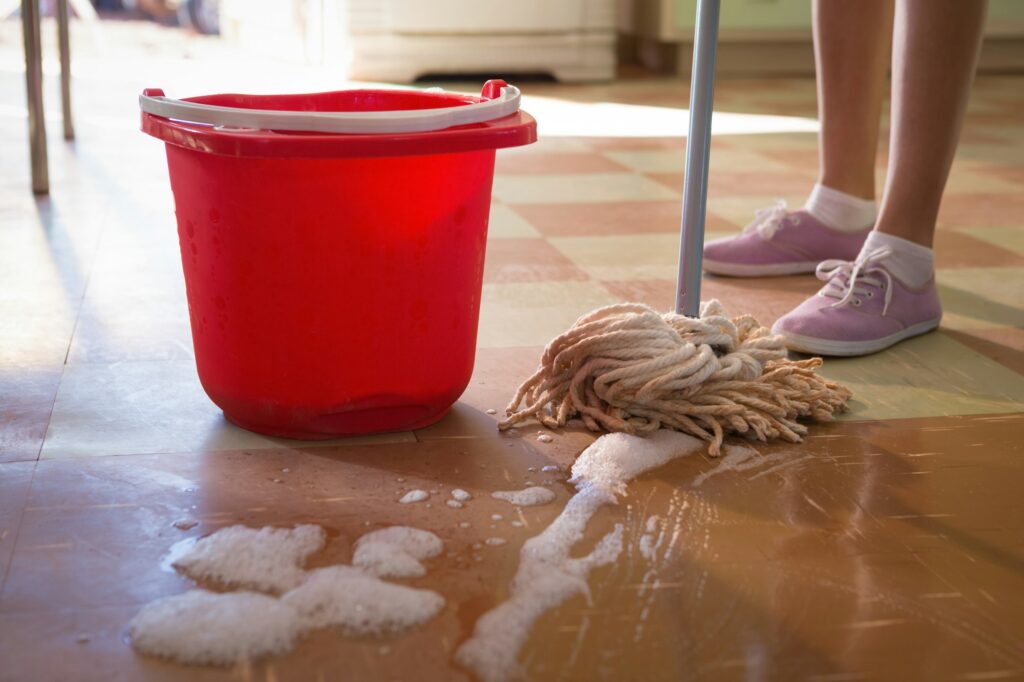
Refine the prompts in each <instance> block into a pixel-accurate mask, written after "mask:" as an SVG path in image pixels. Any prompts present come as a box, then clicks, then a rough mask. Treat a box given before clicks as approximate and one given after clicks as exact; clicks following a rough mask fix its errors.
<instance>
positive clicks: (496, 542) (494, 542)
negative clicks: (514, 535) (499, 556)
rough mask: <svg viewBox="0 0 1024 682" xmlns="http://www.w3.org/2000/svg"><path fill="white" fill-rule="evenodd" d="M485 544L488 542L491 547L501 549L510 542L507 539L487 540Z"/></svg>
mask: <svg viewBox="0 0 1024 682" xmlns="http://www.w3.org/2000/svg"><path fill="white" fill-rule="evenodd" d="M484 542H486V543H487V544H488V545H490V546H491V547H500V546H501V545H504V544H505V543H506V542H508V540H506V539H505V538H487V539H486V540H484Z"/></svg>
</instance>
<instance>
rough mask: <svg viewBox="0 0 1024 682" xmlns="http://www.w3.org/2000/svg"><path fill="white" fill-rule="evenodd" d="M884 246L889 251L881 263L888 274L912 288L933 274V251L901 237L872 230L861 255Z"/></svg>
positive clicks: (917, 287)
mask: <svg viewBox="0 0 1024 682" xmlns="http://www.w3.org/2000/svg"><path fill="white" fill-rule="evenodd" d="M883 246H886V247H888V248H889V251H890V252H891V253H890V254H889V255H888V256H886V257H885V260H883V261H882V263H884V264H885V269H886V270H888V271H889V274H890V275H892V276H893V277H895V278H896V279H898V280H899V281H901V282H903V283H904V284H906V285H907V286H908V287H910V288H912V289H919V288H921V287H922V286H924V285H925V284H927V283H928V281H929V280H931V278H932V277H933V276H934V275H935V252H934V251H933V250H932V249H929V248H928V247H927V246H921V245H920V244H916V243H914V242H912V241H908V240H906V239H903V238H902V237H894V236H892V235H891V234H885V233H884V232H878V231H877V230H872V231H871V232H870V233H869V234H868V238H867V239H866V240H865V241H864V246H863V247H861V250H860V253H861V255H862V256H863V255H866V254H868V253H870V252H871V251H874V250H875V249H877V248H880V247H883Z"/></svg>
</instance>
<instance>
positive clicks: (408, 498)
mask: <svg viewBox="0 0 1024 682" xmlns="http://www.w3.org/2000/svg"><path fill="white" fill-rule="evenodd" d="M428 497H430V493H428V492H427V491H426V490H410V491H409V492H407V493H406V494H405V495H403V496H402V499H400V500H399V502H401V503H402V504H412V503H413V502H422V501H423V500H425V499H427V498H428Z"/></svg>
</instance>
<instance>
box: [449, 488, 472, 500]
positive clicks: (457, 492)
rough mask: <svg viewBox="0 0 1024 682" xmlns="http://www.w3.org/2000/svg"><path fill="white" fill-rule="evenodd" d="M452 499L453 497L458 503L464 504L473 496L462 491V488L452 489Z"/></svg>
mask: <svg viewBox="0 0 1024 682" xmlns="http://www.w3.org/2000/svg"><path fill="white" fill-rule="evenodd" d="M452 497H454V498H455V499H456V500H458V501H459V502H465V501H466V500H468V499H470V498H472V497H473V496H472V495H470V494H469V493H468V492H466V491H465V490H463V489H462V488H453V489H452Z"/></svg>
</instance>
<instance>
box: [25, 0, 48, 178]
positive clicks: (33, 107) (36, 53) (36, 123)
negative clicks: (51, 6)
mask: <svg viewBox="0 0 1024 682" xmlns="http://www.w3.org/2000/svg"><path fill="white" fill-rule="evenodd" d="M21 27H22V30H23V32H24V34H25V83H26V86H27V89H28V137H29V146H30V148H31V152H32V191H33V192H35V193H36V194H47V193H48V192H49V191H50V174H49V170H48V169H47V166H46V123H45V121H44V120H43V60H42V53H41V49H40V39H39V0H21Z"/></svg>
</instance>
